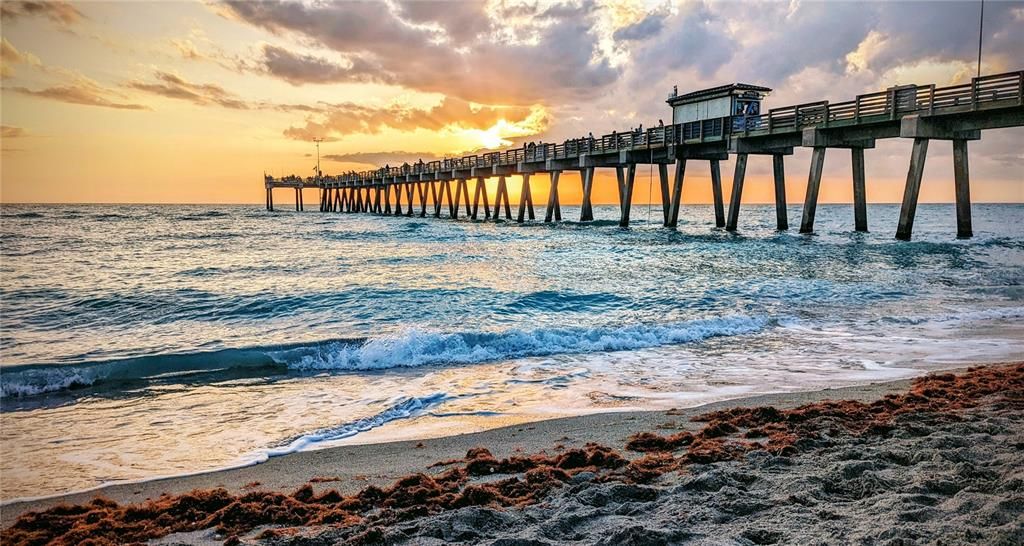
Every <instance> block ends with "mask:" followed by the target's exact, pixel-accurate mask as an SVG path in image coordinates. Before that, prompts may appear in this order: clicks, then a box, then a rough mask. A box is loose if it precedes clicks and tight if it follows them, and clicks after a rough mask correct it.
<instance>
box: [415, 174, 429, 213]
mask: <svg viewBox="0 0 1024 546" xmlns="http://www.w3.org/2000/svg"><path fill="white" fill-rule="evenodd" d="M416 191H417V192H419V194H420V218H424V217H426V216H427V188H426V187H425V186H424V185H423V182H417V183H416Z"/></svg>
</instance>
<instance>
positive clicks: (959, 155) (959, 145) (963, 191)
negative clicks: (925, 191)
mask: <svg viewBox="0 0 1024 546" xmlns="http://www.w3.org/2000/svg"><path fill="white" fill-rule="evenodd" d="M953 179H954V184H955V185H956V236H957V237H960V238H966V237H973V236H974V229H973V227H972V226H971V180H970V170H969V169H968V166H967V141H966V140H963V139H955V140H953Z"/></svg>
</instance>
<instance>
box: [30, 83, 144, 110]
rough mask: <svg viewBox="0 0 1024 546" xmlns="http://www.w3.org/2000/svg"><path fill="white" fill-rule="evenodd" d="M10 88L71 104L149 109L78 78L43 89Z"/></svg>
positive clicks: (123, 108)
mask: <svg viewBox="0 0 1024 546" xmlns="http://www.w3.org/2000/svg"><path fill="white" fill-rule="evenodd" d="M11 90H13V91H15V92H17V93H21V94H22V95H27V96H30V97H38V98H43V99H50V100H55V101H60V102H67V103H71V104H83V105H86V106H102V107H104V108H115V109H118V110H150V108H149V107H148V106H146V105H144V104H135V103H128V102H121V100H122V99H123V96H122V95H120V94H119V93H116V92H114V91H111V90H109V89H106V88H103V87H101V86H99V85H98V84H96V83H94V82H92V81H89V80H85V79H80V80H78V81H75V82H73V83H69V84H66V85H57V86H53V87H47V88H45V89H39V90H34V89H28V88H26V87H12V88H11Z"/></svg>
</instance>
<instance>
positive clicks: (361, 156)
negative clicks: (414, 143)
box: [321, 151, 442, 165]
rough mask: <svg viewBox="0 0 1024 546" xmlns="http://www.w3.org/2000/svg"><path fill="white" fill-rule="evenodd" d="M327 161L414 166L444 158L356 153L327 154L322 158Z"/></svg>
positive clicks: (422, 155)
mask: <svg viewBox="0 0 1024 546" xmlns="http://www.w3.org/2000/svg"><path fill="white" fill-rule="evenodd" d="M321 157H322V158H323V159H325V160H327V161H334V162H337V163H360V164H363V165H401V164H403V163H409V164H413V163H416V162H417V161H419V160H421V159H422V160H423V161H434V160H436V159H441V157H442V156H439V155H436V154H434V153H431V152H399V151H394V152H355V153H348V154H327V155H324V156H321Z"/></svg>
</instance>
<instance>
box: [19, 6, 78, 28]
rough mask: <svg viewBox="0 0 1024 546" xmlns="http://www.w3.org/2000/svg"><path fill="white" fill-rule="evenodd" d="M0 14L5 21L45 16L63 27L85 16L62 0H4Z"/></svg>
mask: <svg viewBox="0 0 1024 546" xmlns="http://www.w3.org/2000/svg"><path fill="white" fill-rule="evenodd" d="M0 16H2V17H3V18H4V19H6V20H7V21H14V20H16V19H19V18H21V17H46V18H47V19H49V20H51V21H53V22H54V23H57V24H59V25H61V26H64V27H68V26H71V25H73V24H75V23H77V22H79V21H80V20H82V19H84V18H85V16H84V15H82V12H80V11H78V8H76V7H75V6H73V5H71V4H70V3H68V2H65V1H63V0H45V1H36V2H17V1H11V0H4V1H3V2H2V3H0Z"/></svg>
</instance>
